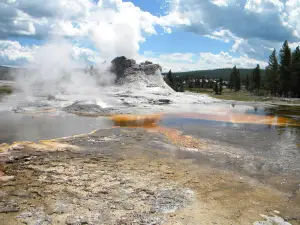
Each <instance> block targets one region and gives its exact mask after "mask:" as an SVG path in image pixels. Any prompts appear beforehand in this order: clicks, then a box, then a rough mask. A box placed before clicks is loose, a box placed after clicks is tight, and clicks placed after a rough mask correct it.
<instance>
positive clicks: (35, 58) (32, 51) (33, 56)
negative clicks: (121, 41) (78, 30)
mask: <svg viewBox="0 0 300 225" xmlns="http://www.w3.org/2000/svg"><path fill="white" fill-rule="evenodd" d="M65 46H68V48H66V47H65ZM0 49H1V51H0V65H13V66H16V65H17V66H26V65H28V64H30V65H38V64H39V63H40V64H42V63H44V64H49V65H50V67H51V66H54V64H55V63H57V65H58V64H60V62H61V58H63V57H64V56H65V57H67V58H71V59H73V60H74V61H75V62H76V64H72V65H76V67H84V66H85V65H86V64H95V63H96V64H101V63H103V62H104V61H105V59H104V58H102V57H101V56H100V54H99V53H98V52H97V51H95V50H92V49H90V48H84V47H81V46H79V45H70V44H69V43H68V44H63V45H62V44H61V43H60V42H58V41H55V42H52V43H50V44H46V45H43V46H37V45H30V46H29V45H28V46H23V45H21V44H20V43H19V42H17V41H9V40H0ZM62 49H64V50H65V51H62ZM59 53H61V54H59ZM54 55H55V57H54ZM58 56H59V57H58ZM56 59H57V60H56ZM51 60H54V62H53V63H50V62H51ZM46 62H47V63H46ZM64 66H65V67H69V66H70V64H68V65H67V64H64Z"/></svg>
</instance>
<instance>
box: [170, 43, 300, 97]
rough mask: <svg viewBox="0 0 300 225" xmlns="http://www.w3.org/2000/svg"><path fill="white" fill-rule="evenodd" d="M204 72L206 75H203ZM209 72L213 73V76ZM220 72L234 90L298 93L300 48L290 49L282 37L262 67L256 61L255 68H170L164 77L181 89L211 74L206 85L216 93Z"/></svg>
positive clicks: (296, 94)
mask: <svg viewBox="0 0 300 225" xmlns="http://www.w3.org/2000/svg"><path fill="white" fill-rule="evenodd" d="M278 58H279V60H278ZM216 73H219V74H218V75H217V74H216ZM204 74H206V75H207V76H204ZM209 74H210V75H211V74H214V76H210V75H209ZM222 75H224V77H225V80H228V84H227V87H228V88H229V89H231V90H234V91H240V90H241V89H242V88H245V89H246V90H247V91H249V92H252V93H255V94H259V93H260V90H264V91H265V92H268V93H269V94H271V95H272V96H280V97H300V48H299V46H298V47H297V48H296V49H295V50H294V51H293V52H292V51H291V48H290V47H289V44H288V41H285V42H284V43H283V45H282V48H281V49H280V51H279V55H278V56H277V54H276V49H274V50H273V51H272V53H271V55H270V57H269V62H268V66H267V67H266V68H265V69H264V70H263V69H261V68H260V66H259V65H257V66H256V67H255V68H254V69H238V68H237V67H236V66H234V67H233V68H232V69H217V70H210V71H190V72H181V73H174V74H172V72H171V70H170V71H169V73H168V74H167V75H166V76H165V79H166V82H167V83H168V84H169V85H170V86H171V87H172V88H173V89H174V90H175V91H183V90H184V88H192V87H197V88H198V87H200V88H203V85H202V86H201V84H200V83H201V82H200V81H201V80H204V79H209V80H211V79H212V77H213V78H214V82H213V83H212V82H210V84H209V86H207V88H212V89H213V90H214V91H215V93H216V94H221V93H222V90H221V88H222V86H223V80H222ZM224 77H223V78H224Z"/></svg>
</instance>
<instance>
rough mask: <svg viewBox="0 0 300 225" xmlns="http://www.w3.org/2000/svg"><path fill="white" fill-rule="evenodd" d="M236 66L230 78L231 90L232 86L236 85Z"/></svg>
mask: <svg viewBox="0 0 300 225" xmlns="http://www.w3.org/2000/svg"><path fill="white" fill-rule="evenodd" d="M236 73H237V71H236V66H234V67H233V69H232V72H231V74H230V78H229V88H230V90H232V88H234V89H235V85H236Z"/></svg>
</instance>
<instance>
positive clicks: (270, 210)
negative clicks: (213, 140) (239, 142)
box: [0, 128, 300, 225]
mask: <svg viewBox="0 0 300 225" xmlns="http://www.w3.org/2000/svg"><path fill="white" fill-rule="evenodd" d="M150 131H151V132H149V130H146V129H142V128H132V129H130V128H114V129H108V130H99V131H96V132H93V133H91V134H88V135H81V136H77V137H70V138H64V139H58V140H55V141H44V142H41V143H40V144H34V143H18V144H15V145H13V146H2V151H4V153H2V154H1V157H0V160H1V161H2V165H1V167H0V171H1V172H0V180H1V189H0V224H1V225H2V224H3V225H8V224H9V225H15V224H29V225H46V224H68V225H71V224H72V225H75V224H226V225H228V224H253V223H255V221H260V220H263V221H265V223H263V222H256V224H272V223H271V222H269V223H268V222H266V221H267V220H268V221H277V222H278V221H279V222H281V223H279V222H278V224H285V221H289V223H291V224H300V218H299V215H300V207H299V205H300V204H297V202H298V203H299V199H297V198H299V195H296V196H298V197H295V198H296V199H292V200H291V199H290V198H289V196H288V195H287V194H285V193H284V192H281V191H279V190H278V189H274V188H271V187H268V186H265V185H263V184H261V183H259V182H258V181H256V180H254V179H251V178H247V177H245V176H243V177H241V176H240V175H239V174H237V173H232V172H230V171H225V170H219V169H216V168H215V167H213V166H212V165H211V164H209V163H207V162H206V160H205V158H204V159H203V160H202V161H201V160H200V163H199V161H198V163H195V160H194V159H193V158H189V157H186V158H184V157H181V159H180V160H179V159H178V158H179V157H178V154H181V152H182V151H187V150H191V149H193V150H194V151H205V148H207V146H208V145H209V143H207V142H206V143H204V142H202V141H201V140H198V139H197V140H195V139H193V138H191V137H185V136H180V135H179V134H178V133H177V134H176V133H175V134H174V133H173V134H172V135H171V134H167V133H166V130H164V131H163V132H161V131H160V130H155V129H153V130H151V129H150ZM174 140H175V141H174ZM192 147H193V148H192ZM7 148H8V149H9V152H7V151H6V150H7ZM196 149H197V150H196ZM262 214H263V215H266V216H263V215H262ZM267 216H271V217H267ZM279 216H280V217H279ZM262 217H264V218H262ZM284 219H285V221H284ZM274 224H276V223H274Z"/></svg>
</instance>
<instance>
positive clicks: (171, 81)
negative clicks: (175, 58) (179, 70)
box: [166, 70, 174, 89]
mask: <svg viewBox="0 0 300 225" xmlns="http://www.w3.org/2000/svg"><path fill="white" fill-rule="evenodd" d="M166 82H167V84H168V85H169V86H170V87H171V88H173V89H174V78H173V75H172V71H171V70H169V72H168V74H167V77H166Z"/></svg>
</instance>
